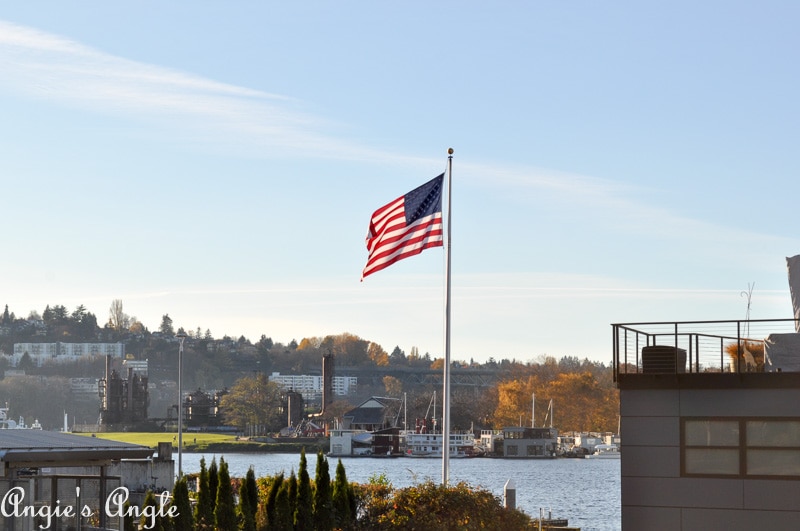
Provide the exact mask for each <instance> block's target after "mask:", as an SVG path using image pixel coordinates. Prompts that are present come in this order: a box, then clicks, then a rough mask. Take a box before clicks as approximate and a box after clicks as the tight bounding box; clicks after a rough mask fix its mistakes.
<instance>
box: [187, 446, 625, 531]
mask: <svg viewBox="0 0 800 531" xmlns="http://www.w3.org/2000/svg"><path fill="white" fill-rule="evenodd" d="M201 457H205V459H206V467H208V466H209V465H210V464H211V459H212V458H214V457H216V459H217V464H219V458H220V455H216V454H201V453H184V454H183V460H182V461H183V471H184V473H187V474H191V473H196V472H199V471H200V458H201ZM222 457H224V458H225V462H226V463H228V470H229V472H230V475H231V476H232V477H244V476H245V475H246V474H247V469H248V468H249V467H251V466H252V467H253V471H254V472H255V474H256V477H263V476H271V475H274V474H277V473H279V472H281V471H283V472H285V473H286V474H289V473H290V472H291V471H292V470H294V471H295V472H297V468H298V466H299V464H300V456H299V454H298V455H295V454H258V453H247V454H223V455H222ZM306 458H307V460H308V469H309V474H310V475H311V477H312V478H313V477H314V470H315V469H316V463H317V457H316V455H313V454H310V455H308V456H306ZM173 459H176V460H177V456H176V455H173ZM338 459H339V458H335V457H332V458H328V463H329V465H330V474H331V479H333V477H334V475H335V474H336V464H337V460H338ZM341 459H342V463H343V464H344V468H345V472H346V473H347V479H348V480H350V481H354V482H357V483H366V482H367V481H368V480H369V478H370V477H371V476H373V475H376V474H385V475H386V477H387V478H388V479H389V481H391V483H392V485H393V486H395V487H407V486H409V485H413V484H414V483H418V482H421V481H424V480H427V479H431V480H433V481H434V482H437V483H438V482H440V481H441V479H442V461H441V459H411V458H403V457H400V458H388V459H387V458H372V457H342V458H341ZM176 465H177V464H176ZM509 479H513V480H514V483H515V484H516V487H517V508H518V509H522V510H523V511H525V512H526V513H528V514H529V515H531V516H534V517H538V516H539V510H540V509H544V510H545V513H547V512H548V511H552V513H553V517H558V518H567V519H568V520H569V525H570V526H572V527H579V528H581V530H582V531H616V530H619V529H621V528H622V524H621V519H622V517H621V503H620V461H619V460H618V459H541V460H539V459H531V460H528V459H525V460H511V459H486V458H475V459H452V460H450V482H451V483H457V482H459V481H464V482H466V483H469V484H470V485H472V486H476V487H482V488H484V489H486V490H488V491H490V492H492V493H493V494H494V495H495V496H498V497H500V498H501V499H502V497H503V487H504V486H505V484H506V481H508V480H509Z"/></svg>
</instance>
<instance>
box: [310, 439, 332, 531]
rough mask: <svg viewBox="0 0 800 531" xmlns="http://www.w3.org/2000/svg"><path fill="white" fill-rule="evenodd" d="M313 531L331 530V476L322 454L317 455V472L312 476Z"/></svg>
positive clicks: (326, 461)
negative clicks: (313, 485)
mask: <svg viewBox="0 0 800 531" xmlns="http://www.w3.org/2000/svg"><path fill="white" fill-rule="evenodd" d="M314 483H315V484H316V489H315V490H314V529H315V530H317V531H328V530H330V529H333V524H334V522H333V500H332V499H331V474H330V470H329V468H328V460H327V459H326V458H325V454H323V453H322V452H319V453H317V471H316V475H315V476H314Z"/></svg>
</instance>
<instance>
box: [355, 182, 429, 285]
mask: <svg viewBox="0 0 800 531" xmlns="http://www.w3.org/2000/svg"><path fill="white" fill-rule="evenodd" d="M443 184H444V173H443V174H441V175H439V176H438V177H435V178H434V179H432V180H430V181H428V182H427V183H425V184H423V185H422V186H420V187H419V188H415V189H414V190H411V191H410V192H408V193H407V194H406V195H403V196H400V197H398V198H397V199H395V200H394V201H392V202H391V203H389V204H388V205H385V206H382V207H381V208H379V209H378V210H376V211H375V213H374V214H372V218H371V219H370V221H369V232H368V233H367V251H369V257H368V258H367V265H366V266H364V271H363V272H362V273H361V280H364V277H366V276H367V275H371V274H372V273H375V272H376V271H380V270H381V269H384V268H386V267H389V266H390V265H392V264H393V263H395V262H397V261H399V260H402V259H403V258H408V257H409V256H414V255H415V254H419V253H421V252H422V250H423V249H428V248H429V247H442V246H443V245H444V231H443V229H442V186H443Z"/></svg>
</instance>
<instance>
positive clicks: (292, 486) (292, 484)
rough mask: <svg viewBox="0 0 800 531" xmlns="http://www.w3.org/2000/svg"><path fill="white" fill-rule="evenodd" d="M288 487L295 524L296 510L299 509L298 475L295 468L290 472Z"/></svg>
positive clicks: (290, 507) (291, 513)
mask: <svg viewBox="0 0 800 531" xmlns="http://www.w3.org/2000/svg"><path fill="white" fill-rule="evenodd" d="M286 488H287V489H289V509H290V510H291V512H290V513H289V514H290V515H292V518H291V520H292V523H293V524H294V511H295V509H297V476H295V475H294V470H292V473H291V474H289V480H288V481H287V482H286Z"/></svg>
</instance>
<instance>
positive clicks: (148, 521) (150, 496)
mask: <svg viewBox="0 0 800 531" xmlns="http://www.w3.org/2000/svg"><path fill="white" fill-rule="evenodd" d="M142 506H143V507H154V509H153V510H152V511H142V513H143V514H142V516H141V518H140V519H139V524H140V525H141V527H142V528H144V529H149V530H151V531H167V529H168V528H167V527H165V526H164V520H165V518H166V517H163V516H156V517H155V518H154V517H152V516H145V515H144V513H145V512H147V513H151V514H157V513H158V500H156V495H155V494H154V493H153V491H152V490H148V491H147V494H145V495H144V504H143V505H142Z"/></svg>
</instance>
